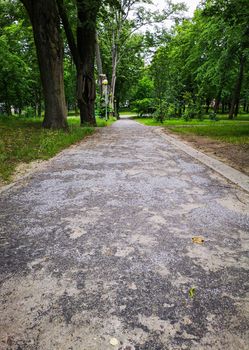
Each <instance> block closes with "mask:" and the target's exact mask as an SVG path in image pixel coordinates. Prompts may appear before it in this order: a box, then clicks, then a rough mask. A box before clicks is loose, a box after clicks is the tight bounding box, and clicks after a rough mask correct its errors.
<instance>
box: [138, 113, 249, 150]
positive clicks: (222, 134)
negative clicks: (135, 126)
mask: <svg viewBox="0 0 249 350" xmlns="http://www.w3.org/2000/svg"><path fill="white" fill-rule="evenodd" d="M135 120H136V121H138V122H140V123H142V124H144V125H148V126H164V127H168V128H169V129H170V130H171V131H173V132H175V133H178V134H184V135H197V136H205V137H210V138H212V139H215V140H218V141H223V142H228V143H234V144H240V145H243V144H249V115H241V116H239V117H238V118H236V120H228V119H227V118H226V119H225V118H224V116H219V120H218V121H213V120H210V119H203V120H198V119H193V120H191V121H188V122H187V121H186V120H184V119H166V120H164V122H163V123H160V122H157V121H156V120H155V119H153V118H136V119H135Z"/></svg>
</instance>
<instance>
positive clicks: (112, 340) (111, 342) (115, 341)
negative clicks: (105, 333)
mask: <svg viewBox="0 0 249 350" xmlns="http://www.w3.org/2000/svg"><path fill="white" fill-rule="evenodd" d="M110 344H111V345H112V346H117V345H119V341H118V339H116V338H111V340H110Z"/></svg>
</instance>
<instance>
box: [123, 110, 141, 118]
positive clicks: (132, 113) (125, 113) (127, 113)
mask: <svg viewBox="0 0 249 350" xmlns="http://www.w3.org/2000/svg"><path fill="white" fill-rule="evenodd" d="M119 114H120V115H128V116H131V117H133V116H136V115H137V113H136V112H131V111H122V112H119Z"/></svg>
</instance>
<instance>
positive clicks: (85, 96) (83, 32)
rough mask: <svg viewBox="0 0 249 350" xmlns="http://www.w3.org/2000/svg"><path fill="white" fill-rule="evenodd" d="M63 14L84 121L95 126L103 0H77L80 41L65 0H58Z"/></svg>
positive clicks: (81, 118) (61, 14) (79, 104)
mask: <svg viewBox="0 0 249 350" xmlns="http://www.w3.org/2000/svg"><path fill="white" fill-rule="evenodd" d="M57 4H58V8H59V12H60V17H61V19H62V23H63V27H64V29H65V33H66V36H67V40H68V45H69V47H70V51H71V54H72V57H73V60H74V63H75V66H76V70H77V100H78V107H79V109H80V120H81V124H82V125H83V124H86V123H87V124H89V125H92V126H96V119H95V111H94V103H95V98H96V87H95V79H94V61H95V48H96V22H97V14H98V11H99V8H100V5H101V1H100V0H93V1H91V2H90V1H86V0H77V1H76V4H77V17H78V24H77V43H76V41H75V38H74V34H73V31H72V28H71V25H70V23H69V20H68V16H67V12H66V9H65V6H64V2H63V0H57Z"/></svg>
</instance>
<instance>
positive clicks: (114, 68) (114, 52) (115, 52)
mask: <svg viewBox="0 0 249 350" xmlns="http://www.w3.org/2000/svg"><path fill="white" fill-rule="evenodd" d="M117 64H118V48H117V45H116V44H115V43H114V45H113V48H112V81H111V91H110V107H111V110H112V113H113V115H114V114H115V110H114V109H115V103H114V101H115V90H116V80H117Z"/></svg>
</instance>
